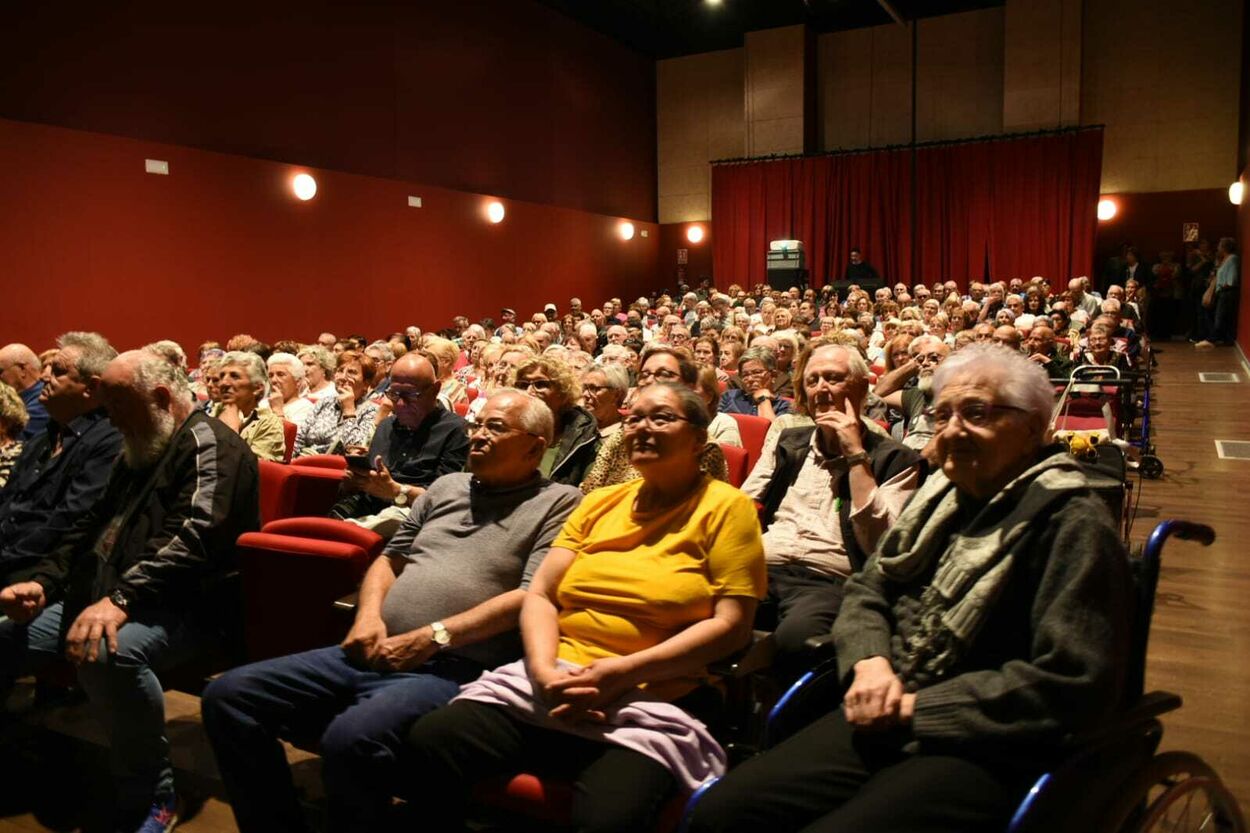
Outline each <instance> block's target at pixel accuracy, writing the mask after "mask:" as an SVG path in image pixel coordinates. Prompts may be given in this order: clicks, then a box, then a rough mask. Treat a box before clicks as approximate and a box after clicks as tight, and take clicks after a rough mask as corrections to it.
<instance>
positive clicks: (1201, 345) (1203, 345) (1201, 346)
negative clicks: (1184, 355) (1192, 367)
mask: <svg viewBox="0 0 1250 833" xmlns="http://www.w3.org/2000/svg"><path fill="white" fill-rule="evenodd" d="M1194 349H1195V350H1214V349H1215V345H1214V344H1212V343H1211V342H1209V341H1207V340H1206V339H1205V338H1204V339H1203V340H1202V341H1200V342H1198V343H1197V344H1195V345H1194Z"/></svg>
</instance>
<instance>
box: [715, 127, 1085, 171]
mask: <svg viewBox="0 0 1250 833" xmlns="http://www.w3.org/2000/svg"><path fill="white" fill-rule="evenodd" d="M1105 127H1106V125H1102V124H1085V125H1080V126H1079V127H1056V128H1051V129H1048V130H1030V131H1028V132H1025V133H989V134H986V135H984V136H969V137H967V138H965V139H934V140H932V141H928V142H904V143H902V144H897V145H880V146H878V147H866V148H839V149H837V150H825V151H820V152H819V153H774V154H770V155H768V156H737V157H732V158H728V159H713V160H712V161H711V162H710V163H709V164H711V165H750V164H754V163H756V162H780V161H783V160H786V159H819V158H822V157H825V156H854V155H857V154H862V153H881V152H882V151H894V150H917V149H920V148H933V147H952V146H954V145H968V144H975V143H977V142H1002V141H1007V142H1009V141H1015V140H1017V139H1034V138H1037V137H1039V136H1062V135H1064V134H1068V133H1083V132H1085V131H1087V130H1102V129H1103V128H1105Z"/></svg>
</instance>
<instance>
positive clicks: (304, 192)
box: [291, 174, 317, 202]
mask: <svg viewBox="0 0 1250 833" xmlns="http://www.w3.org/2000/svg"><path fill="white" fill-rule="evenodd" d="M291 190H293V191H294V192H295V196H297V197H299V198H300V199H301V200H304V201H305V202H307V201H308V200H311V199H312V198H313V197H315V196H317V180H315V179H313V178H312V177H311V176H309V175H308V174H296V175H295V179H293V180H291Z"/></svg>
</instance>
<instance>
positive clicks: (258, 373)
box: [221, 350, 269, 388]
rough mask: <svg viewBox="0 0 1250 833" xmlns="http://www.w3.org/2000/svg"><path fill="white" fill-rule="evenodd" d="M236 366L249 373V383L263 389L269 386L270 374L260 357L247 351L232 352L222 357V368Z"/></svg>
mask: <svg viewBox="0 0 1250 833" xmlns="http://www.w3.org/2000/svg"><path fill="white" fill-rule="evenodd" d="M230 365H235V366H237V367H241V368H243V369H244V370H245V371H247V378H248V381H249V382H251V383H252V384H253V385H259V386H261V387H262V388H263V387H264V386H265V385H267V384H269V372H268V371H267V370H266V369H265V362H264V360H262V359H261V357H260V356H258V355H256V354H255V353H252V352H250V351H247V350H231V351H230V352H229V353H227V354H226V355H224V356H222V357H221V366H222V367H223V368H224V367H229V366H230Z"/></svg>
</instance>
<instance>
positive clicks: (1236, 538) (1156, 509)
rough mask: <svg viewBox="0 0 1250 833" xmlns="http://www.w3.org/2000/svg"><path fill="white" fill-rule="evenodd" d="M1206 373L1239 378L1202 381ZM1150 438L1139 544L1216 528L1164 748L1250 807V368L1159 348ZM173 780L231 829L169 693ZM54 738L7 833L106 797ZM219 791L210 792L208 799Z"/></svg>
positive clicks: (1170, 556)
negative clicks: (1182, 529) (1225, 454)
mask: <svg viewBox="0 0 1250 833" xmlns="http://www.w3.org/2000/svg"><path fill="white" fill-rule="evenodd" d="M1200 372H1224V373H1234V374H1236V375H1237V380H1238V381H1237V383H1235V384H1214V383H1202V382H1200V381H1199V376H1198V374H1199V373H1200ZM1154 418H1155V436H1156V442H1157V445H1158V453H1159V456H1160V457H1161V458H1162V460H1163V462H1164V464H1165V466H1166V472H1165V475H1164V477H1163V478H1162V479H1161V480H1157V481H1145V483H1144V485H1143V488H1142V492H1141V500H1140V509H1139V512H1138V515H1137V520H1136V524H1135V526H1134V530H1133V538H1134V540H1136V541H1144V540H1145V538H1146V536H1147V535H1148V534H1149V533H1150V530H1151V529H1152V528H1153V527H1154V524H1155V523H1157V522H1158V521H1159V520H1160V519H1163V518H1185V519H1188V520H1193V521H1200V522H1203V523H1208V524H1211V525H1212V526H1214V527H1215V529H1216V531H1217V534H1218V540H1217V541H1216V543H1215V545H1214V546H1212V547H1210V548H1203V547H1200V546H1198V545H1196V544H1191V543H1187V542H1183V541H1173V542H1172V543H1171V545H1170V546H1169V548H1168V549H1166V550H1165V552H1164V562H1163V571H1162V576H1161V578H1160V583H1159V595H1158V605H1157V608H1156V612H1155V622H1154V629H1153V632H1152V639H1151V642H1150V649H1149V656H1150V658H1149V667H1148V673H1147V685H1148V687H1149V688H1151V689H1166V690H1169V691H1174V692H1177V693H1179V694H1181V695H1182V696H1183V697H1184V699H1185V706H1184V708H1183V709H1182V710H1181V711H1179V712H1177V713H1175V714H1172V715H1169V716H1168V717H1167V718H1166V719H1165V721H1164V722H1165V725H1166V732H1165V735H1164V740H1163V748H1164V749H1185V750H1189V751H1192V752H1196V753H1198V754H1199V755H1201V756H1202V757H1204V758H1205V759H1206V760H1207V762H1208V763H1210V764H1211V765H1212V766H1214V767H1215V769H1216V770H1217V771H1218V772H1219V773H1220V774H1221V775H1222V776H1223V777H1224V779H1225V781H1226V782H1227V783H1228V785H1229V786H1230V787H1231V788H1232V790H1233V792H1234V794H1235V795H1236V796H1237V797H1238V799H1239V800H1240V801H1241V804H1242V806H1243V807H1247V806H1250V663H1247V661H1246V658H1247V656H1250V603H1248V601H1247V600H1250V555H1248V554H1247V542H1250V511H1248V509H1250V507H1248V506H1247V502H1246V496H1247V495H1248V494H1250V460H1246V461H1236V460H1224V459H1220V458H1219V456H1218V455H1217V452H1216V446H1215V442H1214V441H1215V440H1217V439H1226V440H1243V441H1250V373H1248V372H1247V368H1246V367H1245V366H1244V365H1242V363H1241V361H1240V358H1239V355H1238V353H1237V352H1236V350H1235V349H1228V348H1223V349H1217V350H1214V351H1210V352H1207V353H1199V352H1195V351H1194V350H1193V349H1192V348H1191V347H1190V346H1189V345H1188V344H1181V343H1172V344H1169V345H1165V350H1164V353H1163V354H1162V355H1160V356H1159V369H1158V372H1157V375H1156V383H1155V389H1154ZM167 699H168V702H169V712H170V723H171V727H170V734H171V737H172V738H173V740H174V747H175V762H176V763H177V765H178V767H179V778H180V780H181V781H182V782H183V783H189V784H191V785H192V786H193V790H192V792H193V793H195V794H197V795H199V796H200V797H201V800H203V802H204V803H203V804H202V806H201V807H199V808H198V812H197V814H196V815H195V816H194V817H193V818H190V819H188V820H187V821H186V822H185V823H184V824H183V825H180V828H179V829H182V830H186V831H187V833H197V831H198V833H227V832H228V831H234V830H235V827H234V823H233V819H232V817H231V815H230V811H229V808H228V806H226V804H225V803H224V802H223V801H222V800H221V798H220V788H219V785H218V784H217V782H216V780H215V773H214V770H213V766H212V763H211V756H210V755H209V752H208V749H207V746H206V744H205V742H204V739H203V734H202V732H201V731H200V726H199V716H198V701H196V700H195V698H192V697H189V696H187V695H184V694H179V693H171V694H169V695H168V697H167ZM51 723H52V725H53V726H54V728H55V730H56V731H51V732H50V731H43V732H39V731H35V732H33V733H32V732H26V731H23V732H20V733H19V737H20V739H19V740H16V741H14V740H13V736H12V735H10V734H8V733H7V732H6V733H5V735H4V737H5V742H4V748H3V749H0V833H17V832H18V831H41V830H69V829H76V828H79V827H80V826H81V825H82V824H83V821H84V819H86V818H87V817H88V816H89V815H90V810H91V808H92V807H93V806H94V807H99V806H100V804H101V803H102V802H104V801H106V800H107V795H106V791H107V787H105V786H104V784H103V778H102V776H103V774H104V767H105V761H104V758H103V755H102V750H101V749H100V747H99V746H98V743H99V734H98V732H97V731H96V730H95V729H94V727H93V726H91V725H90V723H89V721H88V720H87V718H86V717H85V715H83V714H82V710H81V708H77V709H70V710H62V711H60V712H58V713H57V714H56V715H55V717H53V718H52V719H51ZM294 754H295V755H296V756H297V758H296V761H297V763H296V773H297V780H298V781H299V782H300V783H302V784H305V785H307V786H308V788H309V790H310V793H312V794H315V792H316V790H317V788H316V769H317V762H316V761H315V760H311V759H309V757H308V756H306V755H302V754H300V753H294ZM214 792H216V793H217V795H216V796H214V795H213V793H214Z"/></svg>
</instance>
